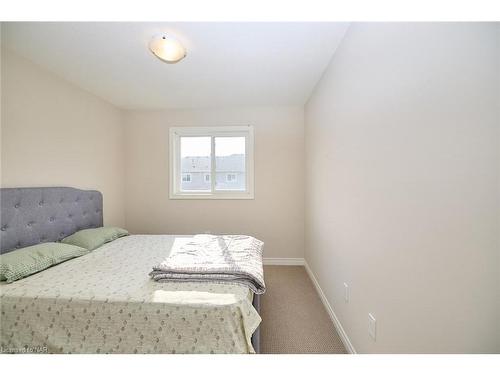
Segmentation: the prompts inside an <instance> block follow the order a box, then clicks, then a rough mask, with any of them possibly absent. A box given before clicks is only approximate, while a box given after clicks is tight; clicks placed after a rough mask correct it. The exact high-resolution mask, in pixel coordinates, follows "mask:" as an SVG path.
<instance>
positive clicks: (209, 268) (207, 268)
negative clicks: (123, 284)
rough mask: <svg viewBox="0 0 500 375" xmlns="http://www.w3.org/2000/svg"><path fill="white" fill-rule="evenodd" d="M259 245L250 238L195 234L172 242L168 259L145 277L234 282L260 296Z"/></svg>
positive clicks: (262, 290)
mask: <svg viewBox="0 0 500 375" xmlns="http://www.w3.org/2000/svg"><path fill="white" fill-rule="evenodd" d="M263 245H264V243H263V242H262V241H259V240H258V239H256V238H253V237H250V236H242V235H227V236H213V235H206V234H200V235H196V236H194V237H192V238H187V239H186V240H185V241H176V243H174V245H173V246H172V250H171V251H170V254H169V256H168V257H167V258H166V259H165V260H164V261H163V262H161V263H160V264H159V265H157V266H155V267H153V271H152V272H151V273H150V274H149V276H151V277H152V278H153V280H155V281H159V282H207V281H212V282H220V283H237V284H243V285H246V286H248V287H249V288H250V289H251V290H252V291H253V292H254V293H256V294H263V293H264V292H265V291H266V286H265V284H264V271H263V268H262V247H263Z"/></svg>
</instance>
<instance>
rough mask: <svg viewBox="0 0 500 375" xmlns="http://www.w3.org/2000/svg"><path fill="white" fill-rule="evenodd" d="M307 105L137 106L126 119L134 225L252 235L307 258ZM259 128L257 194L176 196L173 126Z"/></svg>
mask: <svg viewBox="0 0 500 375" xmlns="http://www.w3.org/2000/svg"><path fill="white" fill-rule="evenodd" d="M303 119H304V117H303V108H301V107H298V108H295V107H293V108H241V109H236V108H233V109H217V110H216V109H214V110H209V109H207V110H169V111H158V112H155V111H144V112H141V111H132V112H128V113H127V116H126V161H127V171H126V184H125V185H126V211H127V228H128V229H129V230H131V231H132V232H134V233H175V234H190V233H203V232H205V231H211V232H212V233H245V234H250V235H254V236H256V237H258V238H260V239H262V240H263V241H264V242H265V250H264V253H265V254H264V256H265V257H303V248H304V184H303V178H304V168H303V165H304V144H303V143H304V138H303V136H304V133H303V131H304V127H303V124H304V123H303ZM224 125H253V126H254V130H255V199H253V200H170V199H169V197H168V196H169V184H168V182H169V161H168V157H169V151H168V149H169V127H170V126H224Z"/></svg>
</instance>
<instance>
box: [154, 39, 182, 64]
mask: <svg viewBox="0 0 500 375" xmlns="http://www.w3.org/2000/svg"><path fill="white" fill-rule="evenodd" d="M149 49H150V50H151V52H153V54H154V55H155V56H156V57H158V58H159V59H160V60H162V61H164V62H167V63H171V64H174V63H176V62H179V61H181V60H182V59H183V58H184V57H186V49H185V48H184V46H183V45H182V44H181V43H180V42H179V41H178V40H177V39H175V38H174V37H172V36H170V35H166V34H159V35H155V36H154V37H153V39H151V42H149Z"/></svg>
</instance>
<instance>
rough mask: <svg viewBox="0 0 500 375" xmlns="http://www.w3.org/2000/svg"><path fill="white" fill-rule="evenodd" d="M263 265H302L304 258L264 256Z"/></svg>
mask: <svg viewBox="0 0 500 375" xmlns="http://www.w3.org/2000/svg"><path fill="white" fill-rule="evenodd" d="M263 263H264V265H268V266H303V265H304V263H305V261H304V258H264V259H263Z"/></svg>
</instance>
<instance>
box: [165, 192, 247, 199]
mask: <svg viewBox="0 0 500 375" xmlns="http://www.w3.org/2000/svg"><path fill="white" fill-rule="evenodd" d="M169 198H170V199H210V200H212V199H233V200H240V199H254V195H253V194H251V193H240V194H231V193H228V194H180V193H175V194H172V193H171V194H170V197H169Z"/></svg>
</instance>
